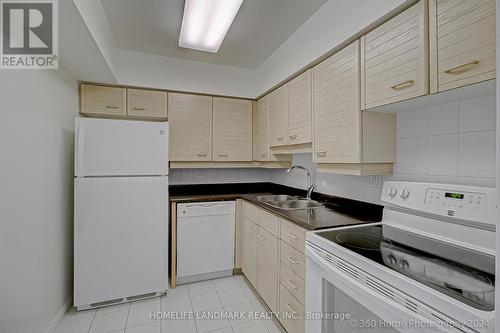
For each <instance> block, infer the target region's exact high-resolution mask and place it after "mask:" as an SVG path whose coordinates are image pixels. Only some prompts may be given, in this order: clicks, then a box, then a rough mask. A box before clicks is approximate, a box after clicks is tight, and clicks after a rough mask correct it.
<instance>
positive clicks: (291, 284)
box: [287, 280, 299, 289]
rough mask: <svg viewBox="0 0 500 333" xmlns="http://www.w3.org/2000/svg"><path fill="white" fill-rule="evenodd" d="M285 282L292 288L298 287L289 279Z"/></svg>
mask: <svg viewBox="0 0 500 333" xmlns="http://www.w3.org/2000/svg"><path fill="white" fill-rule="evenodd" d="M287 282H288V284H289V285H290V286H292V288H293V289H299V287H297V286H296V285H294V284H293V283H292V281H291V280H288V281H287Z"/></svg>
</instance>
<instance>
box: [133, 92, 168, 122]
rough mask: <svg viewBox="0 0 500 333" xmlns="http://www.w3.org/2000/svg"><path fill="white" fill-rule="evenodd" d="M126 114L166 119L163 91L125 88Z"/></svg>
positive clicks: (165, 95)
mask: <svg viewBox="0 0 500 333" xmlns="http://www.w3.org/2000/svg"><path fill="white" fill-rule="evenodd" d="M127 115H128V116H133V117H147V118H156V119H167V93H166V92H165V91H155V90H141V89H127Z"/></svg>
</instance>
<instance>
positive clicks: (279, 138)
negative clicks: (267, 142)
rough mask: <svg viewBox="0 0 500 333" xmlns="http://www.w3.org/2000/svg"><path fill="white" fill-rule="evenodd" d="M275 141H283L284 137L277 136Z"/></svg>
mask: <svg viewBox="0 0 500 333" xmlns="http://www.w3.org/2000/svg"><path fill="white" fill-rule="evenodd" d="M276 139H278V141H283V139H284V137H282V136H278V137H277V138H276Z"/></svg>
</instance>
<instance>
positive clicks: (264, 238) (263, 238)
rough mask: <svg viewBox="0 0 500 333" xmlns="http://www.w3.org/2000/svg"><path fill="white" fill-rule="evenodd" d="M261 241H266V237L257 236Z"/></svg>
mask: <svg viewBox="0 0 500 333" xmlns="http://www.w3.org/2000/svg"><path fill="white" fill-rule="evenodd" d="M257 237H258V238H259V239H262V240H266V237H264V236H262V235H259V236H257Z"/></svg>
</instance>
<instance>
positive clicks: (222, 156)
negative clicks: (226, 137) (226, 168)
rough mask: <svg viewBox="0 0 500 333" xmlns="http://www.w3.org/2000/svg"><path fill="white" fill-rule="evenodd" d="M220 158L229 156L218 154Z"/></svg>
mask: <svg viewBox="0 0 500 333" xmlns="http://www.w3.org/2000/svg"><path fill="white" fill-rule="evenodd" d="M217 155H218V156H219V157H227V154H224V153H219V154H217Z"/></svg>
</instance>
